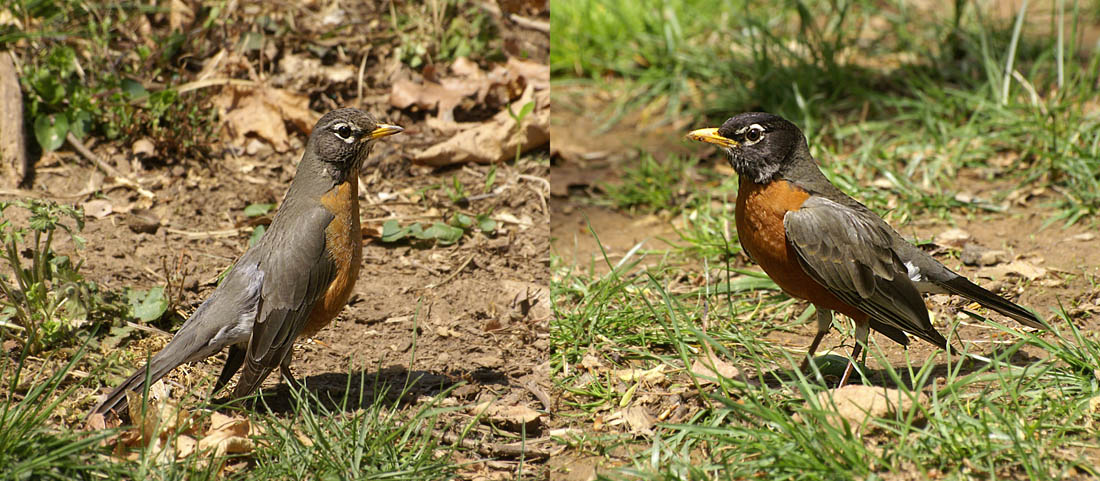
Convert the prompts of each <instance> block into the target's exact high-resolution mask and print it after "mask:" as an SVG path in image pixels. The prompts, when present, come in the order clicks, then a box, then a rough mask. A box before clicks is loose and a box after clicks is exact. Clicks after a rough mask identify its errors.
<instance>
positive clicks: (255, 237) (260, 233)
mask: <svg viewBox="0 0 1100 481" xmlns="http://www.w3.org/2000/svg"><path fill="white" fill-rule="evenodd" d="M264 232H267V226H266V225H263V224H260V225H258V226H256V228H255V229H252V237H249V238H248V247H252V246H254V245H256V244H257V243H259V242H260V239H262V238H263V237H264Z"/></svg>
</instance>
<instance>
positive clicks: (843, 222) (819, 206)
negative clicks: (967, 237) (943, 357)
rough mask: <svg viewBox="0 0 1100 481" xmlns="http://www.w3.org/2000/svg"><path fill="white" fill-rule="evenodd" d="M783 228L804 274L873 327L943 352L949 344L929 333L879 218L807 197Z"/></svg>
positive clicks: (932, 330) (921, 303)
mask: <svg viewBox="0 0 1100 481" xmlns="http://www.w3.org/2000/svg"><path fill="white" fill-rule="evenodd" d="M880 224H882V225H880ZM783 227H784V229H785V230H786V234H787V241H788V242H789V243H790V244H791V245H792V246H793V247H794V250H795V252H796V253H797V254H798V261H799V263H800V264H801V265H802V267H803V268H804V269H805V270H806V273H808V274H809V275H810V277H812V278H813V279H814V280H816V281H817V282H819V283H821V285H823V286H825V288H826V289H828V290H829V292H831V293H832V294H833V295H835V296H837V297H838V298H840V299H841V300H843V301H844V302H847V303H848V304H851V305H853V306H855V307H856V308H858V309H860V310H861V311H863V312H866V313H867V314H868V315H870V316H871V318H872V319H873V320H874V321H877V322H875V323H872V327H876V328H877V327H881V326H883V325H885V326H889V328H894V329H896V330H900V331H905V332H909V333H911V334H913V335H915V336H918V337H920V338H922V339H925V340H927V341H928V342H931V343H933V344H935V345H937V346H940V347H941V348H944V349H947V340H946V339H944V338H943V336H942V335H940V334H939V333H938V332H936V330H935V328H933V327H932V323H931V322H930V321H929V319H928V308H927V307H926V306H925V305H924V299H922V298H921V296H920V292H919V291H917V287H916V286H915V285H914V284H913V282H912V281H911V280H910V279H909V277H908V271H907V269H906V268H905V265H904V264H903V263H902V262H901V260H900V259H899V258H898V256H897V254H896V253H895V252H894V251H893V249H892V243H893V239H892V238H891V237H890V232H891V231H890V230H889V229H888V228H887V229H883V228H882V227H884V224H883V223H882V220H881V219H879V218H878V217H877V216H874V214H868V213H864V212H862V211H857V210H855V209H851V208H849V207H846V206H844V205H841V204H839V203H837V202H833V201H831V200H829V199H826V198H824V197H820V196H811V197H810V198H809V199H807V200H806V202H804V203H803V205H802V207H801V208H800V209H799V210H797V211H791V212H788V213H787V214H786V215H785V216H784V218H783ZM893 334H894V335H892V336H890V337H891V338H892V339H895V340H896V337H897V333H896V332H894V333H893Z"/></svg>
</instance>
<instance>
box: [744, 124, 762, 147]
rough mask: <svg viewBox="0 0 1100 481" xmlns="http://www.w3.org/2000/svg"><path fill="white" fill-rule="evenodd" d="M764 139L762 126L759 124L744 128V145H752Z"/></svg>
mask: <svg viewBox="0 0 1100 481" xmlns="http://www.w3.org/2000/svg"><path fill="white" fill-rule="evenodd" d="M761 140H764V127H763V126H761V125H760V124H752V125H750V126H749V127H748V128H747V129H745V145H752V144H755V143H757V142H760V141H761Z"/></svg>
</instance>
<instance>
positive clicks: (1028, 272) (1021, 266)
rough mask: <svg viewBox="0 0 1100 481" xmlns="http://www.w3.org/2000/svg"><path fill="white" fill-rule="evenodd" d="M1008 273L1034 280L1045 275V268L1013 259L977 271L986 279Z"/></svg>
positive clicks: (1001, 277) (1000, 276)
mask: <svg viewBox="0 0 1100 481" xmlns="http://www.w3.org/2000/svg"><path fill="white" fill-rule="evenodd" d="M1009 275H1014V276H1019V277H1023V278H1026V279H1027V280H1030V281H1034V280H1036V279H1040V278H1042V277H1044V276H1046V275H1047V270H1046V269H1045V268H1042V267H1039V266H1036V265H1034V264H1031V263H1030V262H1025V261H1014V262H1009V263H1007V264H1001V265H997V266H993V267H985V268H982V269H981V270H979V271H978V276H980V277H984V278H987V279H1004V278H1005V277H1006V276H1009Z"/></svg>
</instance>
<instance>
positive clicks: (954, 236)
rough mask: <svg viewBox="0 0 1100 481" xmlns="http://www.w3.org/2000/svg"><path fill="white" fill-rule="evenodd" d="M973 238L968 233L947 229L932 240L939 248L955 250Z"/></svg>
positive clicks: (956, 229)
mask: <svg viewBox="0 0 1100 481" xmlns="http://www.w3.org/2000/svg"><path fill="white" fill-rule="evenodd" d="M972 238H973V236H971V235H970V233H969V232H967V231H965V230H962V229H958V228H955V229H947V230H945V231H943V232H940V233H939V234H936V237H934V238H933V239H932V241H933V242H935V243H936V244H939V245H941V246H948V247H954V248H956V249H958V248H961V247H962V246H964V245H966V243H967V242H969V241H970V239H972Z"/></svg>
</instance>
